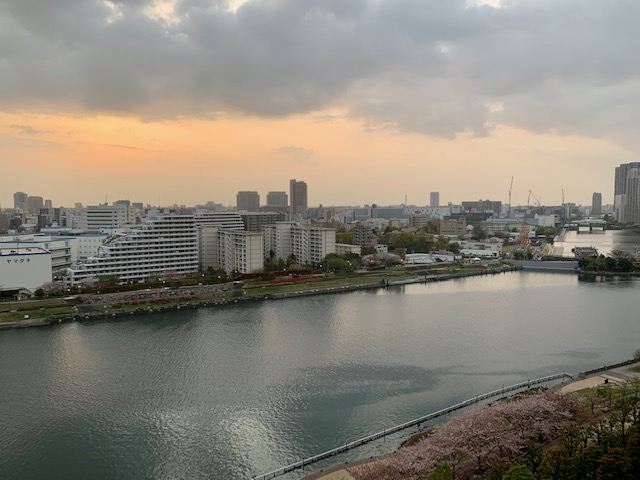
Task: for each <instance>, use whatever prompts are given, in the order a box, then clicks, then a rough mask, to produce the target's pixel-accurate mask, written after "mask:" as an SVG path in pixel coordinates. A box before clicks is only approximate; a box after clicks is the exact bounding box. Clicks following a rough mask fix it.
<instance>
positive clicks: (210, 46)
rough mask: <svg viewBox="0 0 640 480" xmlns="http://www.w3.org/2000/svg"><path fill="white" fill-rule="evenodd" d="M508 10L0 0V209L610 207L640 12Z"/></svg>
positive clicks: (491, 6)
mask: <svg viewBox="0 0 640 480" xmlns="http://www.w3.org/2000/svg"><path fill="white" fill-rule="evenodd" d="M503 3H504V5H503V4H501V3H500V2H498V1H470V0H466V1H465V0H452V1H449V2H418V1H415V0H401V1H394V2H390V1H375V2H374V1H368V0H359V1H347V0H345V1H341V2H327V1H323V2H319V1H308V2H299V1H293V0H282V1H279V2H264V1H259V0H248V1H234V2H230V4H229V5H227V3H226V2H209V3H208V2H193V1H188V0H154V1H151V0H138V1H136V2H117V1H109V0H105V1H94V2H89V1H86V2H78V1H72V0H68V1H66V2H46V3H43V4H42V5H41V6H39V7H38V8H32V6H31V5H30V4H29V2H24V1H23V0H7V1H5V2H3V3H2V5H0V28H2V31H3V32H5V36H4V39H3V41H4V43H5V45H6V46H7V48H5V49H3V51H2V53H0V166H1V167H2V172H3V174H2V176H1V178H0V205H2V208H7V207H11V206H12V204H13V193H14V192H19V191H22V192H27V193H29V194H30V195H37V196H42V197H43V198H44V199H51V200H52V201H53V204H54V205H56V206H62V205H63V206H67V207H70V206H72V205H73V204H74V203H75V202H81V203H83V204H85V205H96V204H99V203H104V202H105V201H107V202H108V203H111V202H113V201H115V200H118V199H122V198H128V199H131V200H132V201H139V202H143V203H145V204H152V205H172V204H184V205H194V204H203V203H206V202H207V201H214V202H217V203H222V204H225V205H233V204H234V203H235V197H236V194H237V192H238V191H258V192H260V194H261V195H262V196H263V198H266V197H265V196H266V194H267V192H268V191H288V188H287V182H288V181H289V179H291V178H302V179H304V181H305V182H307V184H308V185H309V198H308V204H309V206H317V205H319V204H323V205H364V204H372V203H377V204H380V205H398V204H401V203H404V199H405V196H406V197H407V198H408V203H409V204H415V205H427V204H429V192H431V191H438V192H440V198H441V202H443V203H446V202H449V201H450V202H453V203H460V202H462V201H464V200H477V199H492V200H500V201H502V202H504V203H506V202H507V201H508V192H509V184H510V180H511V177H512V176H513V177H514V183H513V195H512V202H513V204H522V205H524V204H526V201H527V196H528V192H529V190H531V191H532V192H534V194H535V195H536V197H537V198H539V199H540V200H541V201H542V203H545V204H548V205H553V204H560V203H561V202H562V191H564V195H565V199H566V201H567V202H572V203H576V204H582V205H589V204H591V195H592V193H593V192H594V191H597V192H601V193H602V203H603V204H612V203H613V196H614V195H613V193H614V192H613V190H614V182H613V180H612V178H613V172H614V170H615V168H616V167H617V166H618V165H620V164H625V163H629V162H633V161H636V160H637V154H636V152H637V150H638V141H637V139H636V135H635V131H636V130H637V128H636V127H637V124H638V121H640V118H639V117H638V115H639V114H638V112H640V109H638V108H635V107H636V105H637V103H638V102H640V87H639V86H638V84H637V82H636V81H635V78H637V74H638V69H639V68H640V67H638V66H637V65H636V63H637V62H633V61H632V59H633V58H635V46H636V45H637V43H638V40H639V39H640V34H638V33H637V29H636V27H635V24H634V23H633V22H632V21H631V20H630V19H633V18H636V17H637V16H638V14H640V4H638V5H636V4H633V3H628V2H627V3H625V4H616V3H615V2H600V1H595V0H588V1H584V0H568V1H567V2H562V4H559V3H558V2H555V1H553V0H539V1H535V2H533V1H525V0H521V1H513V2H508V3H506V2H503ZM568 19H571V21H570V22H569V21H566V20H568Z"/></svg>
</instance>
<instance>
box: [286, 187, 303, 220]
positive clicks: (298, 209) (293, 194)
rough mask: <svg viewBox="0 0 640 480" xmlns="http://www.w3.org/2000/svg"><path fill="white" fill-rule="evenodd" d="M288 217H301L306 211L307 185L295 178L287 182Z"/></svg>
mask: <svg viewBox="0 0 640 480" xmlns="http://www.w3.org/2000/svg"><path fill="white" fill-rule="evenodd" d="M289 201H290V202H291V203H290V206H289V217H290V218H291V219H294V218H296V216H301V215H303V214H304V213H305V212H306V211H307V184H306V182H298V181H297V180H296V179H295V178H294V179H292V180H290V181H289Z"/></svg>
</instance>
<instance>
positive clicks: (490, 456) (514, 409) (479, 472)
mask: <svg viewBox="0 0 640 480" xmlns="http://www.w3.org/2000/svg"><path fill="white" fill-rule="evenodd" d="M579 409H580V406H579V404H578V402H577V401H576V399H575V397H570V396H561V395H555V394H552V393H541V394H537V395H530V396H525V397H521V398H517V399H508V400H504V401H499V402H495V403H494V404H492V405H489V406H485V407H479V408H476V409H473V410H471V411H470V412H467V413H465V414H462V415H459V416H457V417H454V418H453V419H451V420H449V421H448V422H447V423H445V424H444V425H441V426H438V427H436V428H434V430H433V433H432V434H431V435H429V436H428V437H427V438H425V439H424V440H422V441H421V442H420V443H418V444H416V445H414V446H411V447H407V448H404V449H402V450H400V451H399V452H398V453H397V454H396V455H393V456H392V457H390V458H388V459H385V460H382V461H380V462H376V463H373V464H367V465H362V466H356V467H353V468H351V469H349V473H350V474H351V475H352V476H353V477H354V478H356V479H371V480H374V479H375V480H378V479H380V480H381V479H410V480H418V479H419V480H424V479H425V478H431V479H436V478H442V479H445V478H451V479H453V478H464V479H466V478H501V476H502V475H503V474H504V473H505V472H506V471H507V470H508V469H509V467H510V464H511V463H512V462H514V461H516V460H517V459H520V458H521V457H523V456H525V457H539V456H541V453H540V452H541V445H542V444H543V443H544V442H546V441H549V440H550V439H552V438H555V437H557V436H558V435H559V434H560V433H562V432H563V431H566V430H568V429H569V428H571V427H572V426H574V425H576V418H578V411H579Z"/></svg>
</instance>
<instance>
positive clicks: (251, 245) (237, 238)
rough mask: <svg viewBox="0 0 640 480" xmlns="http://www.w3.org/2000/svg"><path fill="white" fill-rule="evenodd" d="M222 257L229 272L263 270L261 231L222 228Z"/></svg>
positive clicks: (225, 268) (224, 267)
mask: <svg viewBox="0 0 640 480" xmlns="http://www.w3.org/2000/svg"><path fill="white" fill-rule="evenodd" d="M220 234H221V237H220V253H219V255H220V258H221V259H223V261H224V263H223V265H222V268H223V269H224V271H225V272H227V273H232V272H238V273H251V272H261V271H262V270H263V268H264V242H263V238H264V236H263V234H262V233H261V232H246V231H244V230H220Z"/></svg>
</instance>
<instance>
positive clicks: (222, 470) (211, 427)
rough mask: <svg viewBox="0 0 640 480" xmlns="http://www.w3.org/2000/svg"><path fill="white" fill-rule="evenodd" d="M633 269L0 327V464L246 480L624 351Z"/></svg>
mask: <svg viewBox="0 0 640 480" xmlns="http://www.w3.org/2000/svg"><path fill="white" fill-rule="evenodd" d="M639 287H640V282H639V281H638V279H630V280H608V281H605V282H594V283H585V282H581V281H579V280H578V278H577V277H575V276H573V275H566V274H556V275H554V274H543V273H509V274H504V275H498V276H493V277H483V278H478V277H475V278H468V279H460V280H455V281H449V282H441V283H437V284H428V285H411V286H406V287H403V288H396V289H389V290H385V291H382V290H381V291H377V292H366V293H363V292H358V293H351V294H340V295H326V296H318V297H309V298H303V299H290V300H286V301H272V302H264V303H256V304H254V305H250V306H243V307H232V308H226V309H201V310H197V311H190V312H184V311H183V312H176V313H172V314H167V315H156V316H144V317H137V318H133V317H132V318H127V319H123V320H116V321H109V322H89V323H83V324H79V323H78V324H67V325H62V326H58V327H53V328H36V329H25V330H12V331H3V332H0V365H1V370H0V478H2V479H5V480H6V479H40V478H48V479H58V478H59V479H70V478H95V479H114V478H116V479H130V478H131V479H134V478H135V479H140V478H166V479H173V478H220V479H226V478H230V479H235V478H248V477H251V476H252V475H256V474H259V473H264V472H267V471H270V470H272V469H275V468H277V467H279V466H282V465H286V464H288V463H291V462H293V461H296V460H298V459H300V458H302V457H306V456H309V455H312V454H315V453H318V452H320V451H324V450H327V449H329V448H333V447H335V446H338V445H341V444H344V443H345V442H347V441H350V440H353V439H355V438H359V437H361V436H364V435H367V434H369V433H372V432H375V431H379V430H382V429H383V428H386V427H389V426H392V425H395V424H398V423H400V422H403V421H406V420H409V419H411V418H414V417H417V416H419V415H422V414H425V413H428V412H430V411H433V410H436V409H438V408H442V407H444V406H447V405H450V404H451V403H453V402H456V401H459V400H462V399H465V398H468V397H471V396H473V395H476V394H480V393H483V392H486V391H488V390H492V389H494V388H499V387H501V386H502V385H508V384H512V383H515V382H519V381H522V380H526V379H529V378H534V377H538V376H542V375H546V374H552V373H557V372H560V371H563V370H566V371H569V372H573V373H576V372H579V371H584V370H586V369H590V368H594V367H598V366H601V365H603V364H610V363H614V362H617V361H620V360H623V359H626V358H629V357H630V356H631V355H632V353H633V351H634V350H635V349H637V348H639V347H640V345H639V344H638V342H639V340H638V339H640V314H639V313H638V312H639V307H640V299H639V296H638V293H639V291H640V290H639Z"/></svg>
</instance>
